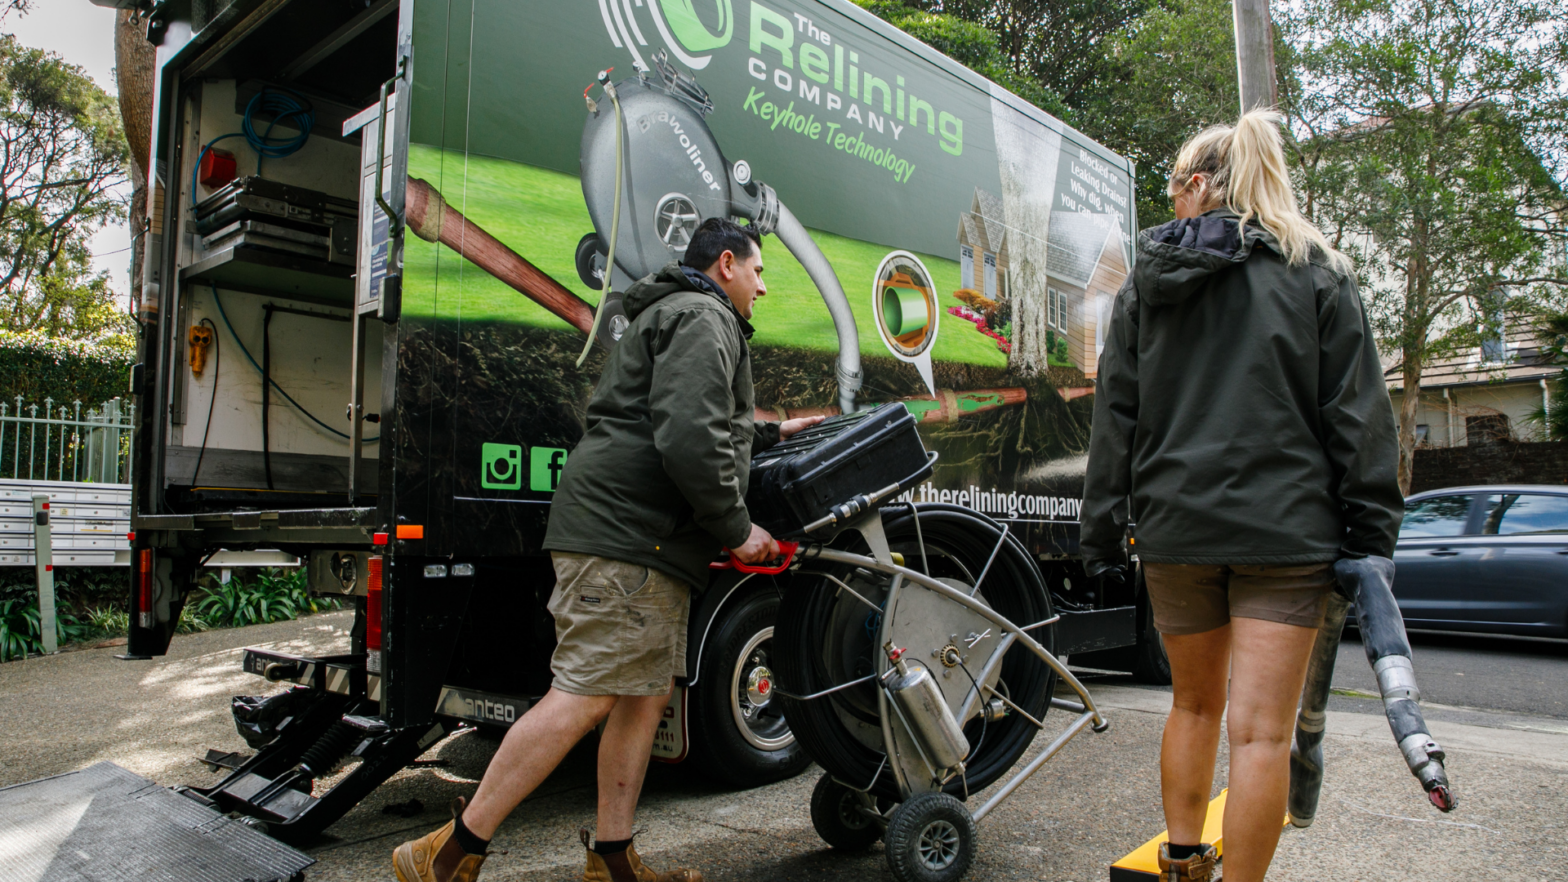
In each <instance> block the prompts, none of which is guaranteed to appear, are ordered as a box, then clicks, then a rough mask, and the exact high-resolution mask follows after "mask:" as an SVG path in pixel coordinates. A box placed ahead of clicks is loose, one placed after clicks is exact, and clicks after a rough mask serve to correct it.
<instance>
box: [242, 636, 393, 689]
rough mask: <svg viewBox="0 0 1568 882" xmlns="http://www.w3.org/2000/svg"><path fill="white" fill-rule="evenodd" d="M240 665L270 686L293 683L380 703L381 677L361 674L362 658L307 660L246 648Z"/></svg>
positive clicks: (268, 650) (356, 656) (299, 656)
mask: <svg viewBox="0 0 1568 882" xmlns="http://www.w3.org/2000/svg"><path fill="white" fill-rule="evenodd" d="M240 664H241V666H242V667H243V668H244V669H245V673H247V674H255V675H257V676H258V677H265V678H267V679H268V680H270V681H272V682H274V683H294V684H297V685H300V686H308V687H310V688H311V689H316V690H319V691H322V692H331V693H334V694H336V695H348V696H355V697H360V698H365V699H367V700H370V701H380V700H381V675H379V674H371V673H367V672H366V671H365V657H364V656H362V655H328V656H323V657H320V658H311V657H308V656H303V655H289V654H288V653H284V652H273V651H272V650H270V649H257V648H255V647H249V648H247V649H246V650H245V656H244V659H243V660H242V661H241V663H240Z"/></svg>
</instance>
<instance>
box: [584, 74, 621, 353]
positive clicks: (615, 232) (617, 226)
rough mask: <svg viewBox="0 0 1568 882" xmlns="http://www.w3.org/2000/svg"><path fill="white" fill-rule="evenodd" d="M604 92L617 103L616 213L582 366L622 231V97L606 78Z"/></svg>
mask: <svg viewBox="0 0 1568 882" xmlns="http://www.w3.org/2000/svg"><path fill="white" fill-rule="evenodd" d="M604 94H606V95H609V96H610V103H611V104H614V105H615V213H614V214H612V215H611V216H610V247H609V253H608V254H607V255H605V258H604V288H603V289H602V290H601V291H600V292H599V306H598V308H596V309H595V310H594V311H593V324H591V325H589V326H588V342H586V343H584V344H583V351H582V354H581V355H579V356H577V366H578V367H582V366H583V362H584V361H587V360H588V351H589V350H590V349H592V348H593V341H594V338H595V337H597V336H598V333H599V316H600V315H602V314H603V313H604V305H605V303H606V302H607V301H608V300H609V299H610V278H611V276H613V275H614V274H615V240H616V239H617V238H618V237H619V235H620V231H621V186H622V184H623V175H622V174H621V153H622V147H621V138H622V137H623V134H622V132H621V129H622V125H621V98H620V96H619V95H617V94H615V84H614V83H612V82H610V81H609V78H608V76H606V77H605V80H604Z"/></svg>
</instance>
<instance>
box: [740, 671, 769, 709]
mask: <svg viewBox="0 0 1568 882" xmlns="http://www.w3.org/2000/svg"><path fill="white" fill-rule="evenodd" d="M746 699H747V700H748V701H750V702H751V706H752V707H757V708H762V707H767V706H768V702H770V701H772V700H773V671H772V670H771V669H769V668H768V667H767V666H766V665H757V666H756V667H754V668H752V669H751V673H750V674H747V675H746Z"/></svg>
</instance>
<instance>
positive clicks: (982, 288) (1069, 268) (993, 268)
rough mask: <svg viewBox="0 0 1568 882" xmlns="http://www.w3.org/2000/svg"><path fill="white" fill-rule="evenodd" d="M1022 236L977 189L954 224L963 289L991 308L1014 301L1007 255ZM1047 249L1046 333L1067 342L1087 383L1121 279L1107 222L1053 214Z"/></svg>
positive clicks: (1121, 256)
mask: <svg viewBox="0 0 1568 882" xmlns="http://www.w3.org/2000/svg"><path fill="white" fill-rule="evenodd" d="M1022 235H1027V234H1026V233H1024V232H1023V231H1020V230H1016V229H1014V228H1012V227H1011V226H1009V225H1008V223H1007V217H1006V211H1005V209H1004V208H1003V205H1002V199H1001V197H999V196H997V195H995V194H993V193H990V192H987V191H986V190H984V189H982V188H979V187H976V188H975V195H974V200H973V201H972V202H971V204H970V209H969V210H968V211H966V212H964V213H962V214H960V215H959V216H958V254H959V258H958V259H959V267H960V269H959V277H960V282H961V285H962V287H964V288H967V289H969V290H972V291H977V292H979V293H981V294H983V295H985V296H986V297H987V298H989V299H991V300H995V301H998V302H1001V301H1003V300H1007V299H1009V298H1011V297H1012V296H1013V295H1014V294H1016V293H1019V292H1016V291H1014V289H1013V285H1011V284H1010V283H1009V278H1008V263H1009V261H1008V248H1009V244H1010V239H1012V238H1013V237H1016V236H1022ZM1046 242H1047V256H1046V281H1047V286H1046V292H1045V302H1046V310H1045V315H1046V326H1047V327H1048V328H1050V329H1051V330H1052V331H1053V332H1055V334H1056V336H1057V337H1058V338H1061V339H1065V340H1066V341H1067V357H1068V359H1070V360H1071V361H1072V363H1073V364H1075V365H1078V366H1079V367H1080V368H1082V369H1083V372H1084V376H1086V377H1089V378H1093V377H1094V376H1095V373H1096V369H1097V367H1098V364H1099V360H1100V351H1101V350H1103V349H1104V348H1105V331H1106V329H1107V327H1108V326H1109V325H1110V320H1111V305H1112V303H1113V302H1114V301H1115V299H1116V292H1117V290H1118V289H1120V288H1121V285H1122V282H1123V280H1125V279H1126V278H1127V272H1128V268H1127V259H1126V256H1125V253H1124V251H1123V249H1122V247H1121V237H1120V236H1119V235H1118V230H1117V227H1116V223H1115V221H1114V220H1113V219H1112V218H1111V217H1110V216H1109V215H1104V214H1090V213H1087V212H1075V211H1053V212H1051V223H1050V228H1049V229H1048V230H1047V232H1046Z"/></svg>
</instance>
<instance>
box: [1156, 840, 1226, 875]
mask: <svg viewBox="0 0 1568 882" xmlns="http://www.w3.org/2000/svg"><path fill="white" fill-rule="evenodd" d="M1158 860H1159V862H1160V882H1187V880H1191V882H1210V880H1212V879H1213V878H1214V864H1215V863H1216V862H1218V861H1219V855H1218V854H1217V853H1216V852H1215V851H1214V846H1212V845H1205V846H1203V853H1202V854H1195V855H1193V856H1192V857H1190V858H1186V859H1184V860H1179V861H1173V860H1171V850H1170V843H1169V842H1161V843H1160V854H1159V858H1158Z"/></svg>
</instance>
